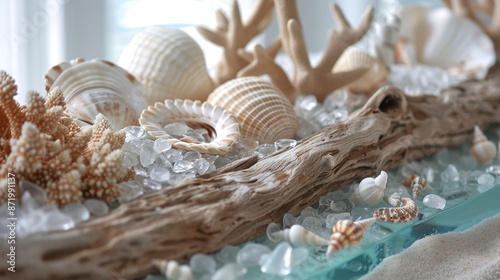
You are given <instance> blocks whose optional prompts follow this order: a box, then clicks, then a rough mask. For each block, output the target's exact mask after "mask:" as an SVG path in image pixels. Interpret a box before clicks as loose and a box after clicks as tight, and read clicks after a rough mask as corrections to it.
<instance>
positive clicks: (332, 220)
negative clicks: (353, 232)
mask: <svg viewBox="0 0 500 280" xmlns="http://www.w3.org/2000/svg"><path fill="white" fill-rule="evenodd" d="M340 220H351V221H352V216H351V213H348V212H346V213H335V214H329V215H328V216H327V217H326V228H327V229H332V228H333V226H334V225H335V224H336V223H337V222H338V221H340Z"/></svg>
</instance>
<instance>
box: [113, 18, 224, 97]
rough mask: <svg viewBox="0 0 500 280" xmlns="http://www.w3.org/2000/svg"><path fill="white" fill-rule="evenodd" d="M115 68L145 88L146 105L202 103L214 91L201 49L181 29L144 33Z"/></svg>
mask: <svg viewBox="0 0 500 280" xmlns="http://www.w3.org/2000/svg"><path fill="white" fill-rule="evenodd" d="M118 65H120V66H122V67H123V68H125V69H127V71H129V72H130V73H131V74H132V75H134V76H135V77H136V78H137V79H138V80H139V81H140V82H141V83H142V85H143V86H144V87H145V89H146V102H147V104H148V105H153V104H154V103H155V102H163V101H164V100H165V99H190V100H200V101H205V100H206V98H207V96H208V94H209V93H210V92H211V91H212V90H213V89H214V87H215V85H214V83H213V81H212V79H211V78H210V76H209V75H208V72H207V68H206V64H205V58H204V56H203V52H202V50H201V48H200V46H199V45H198V44H197V43H196V42H195V41H194V40H193V38H191V36H189V35H188V34H187V33H185V32H184V31H182V30H180V29H172V28H166V27H161V26H151V27H148V28H145V29H143V30H142V31H140V32H139V33H138V34H137V35H135V36H134V37H133V38H132V40H131V41H130V42H129V43H128V44H127V45H126V46H125V48H124V50H123V52H122V53H121V55H120V59H119V62H118Z"/></svg>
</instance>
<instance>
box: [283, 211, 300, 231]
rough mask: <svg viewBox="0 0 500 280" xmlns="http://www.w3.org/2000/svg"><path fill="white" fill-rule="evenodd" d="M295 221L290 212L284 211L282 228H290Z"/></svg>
mask: <svg viewBox="0 0 500 280" xmlns="http://www.w3.org/2000/svg"><path fill="white" fill-rule="evenodd" d="M296 223H297V220H296V219H295V217H294V216H293V215H292V214H290V213H286V214H285V215H283V228H290V227H291V226H293V225H295V224H296Z"/></svg>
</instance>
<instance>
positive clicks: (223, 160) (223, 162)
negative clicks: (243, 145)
mask: <svg viewBox="0 0 500 280" xmlns="http://www.w3.org/2000/svg"><path fill="white" fill-rule="evenodd" d="M231 162H232V161H231V160H230V159H228V158H225V157H218V158H217V159H216V160H215V162H214V164H215V166H216V167H217V168H221V167H223V166H224V165H226V164H230V163H231Z"/></svg>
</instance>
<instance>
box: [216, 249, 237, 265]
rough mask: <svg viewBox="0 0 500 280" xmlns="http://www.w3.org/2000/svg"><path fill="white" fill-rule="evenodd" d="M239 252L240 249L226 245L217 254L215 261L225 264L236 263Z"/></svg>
mask: <svg viewBox="0 0 500 280" xmlns="http://www.w3.org/2000/svg"><path fill="white" fill-rule="evenodd" d="M239 251H240V248H239V247H236V246H232V245H226V246H224V247H223V248H222V249H221V250H220V251H219V252H217V254H215V259H216V260H218V261H219V262H221V263H223V264H225V263H232V262H236V255H237V254H238V252H239Z"/></svg>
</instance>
